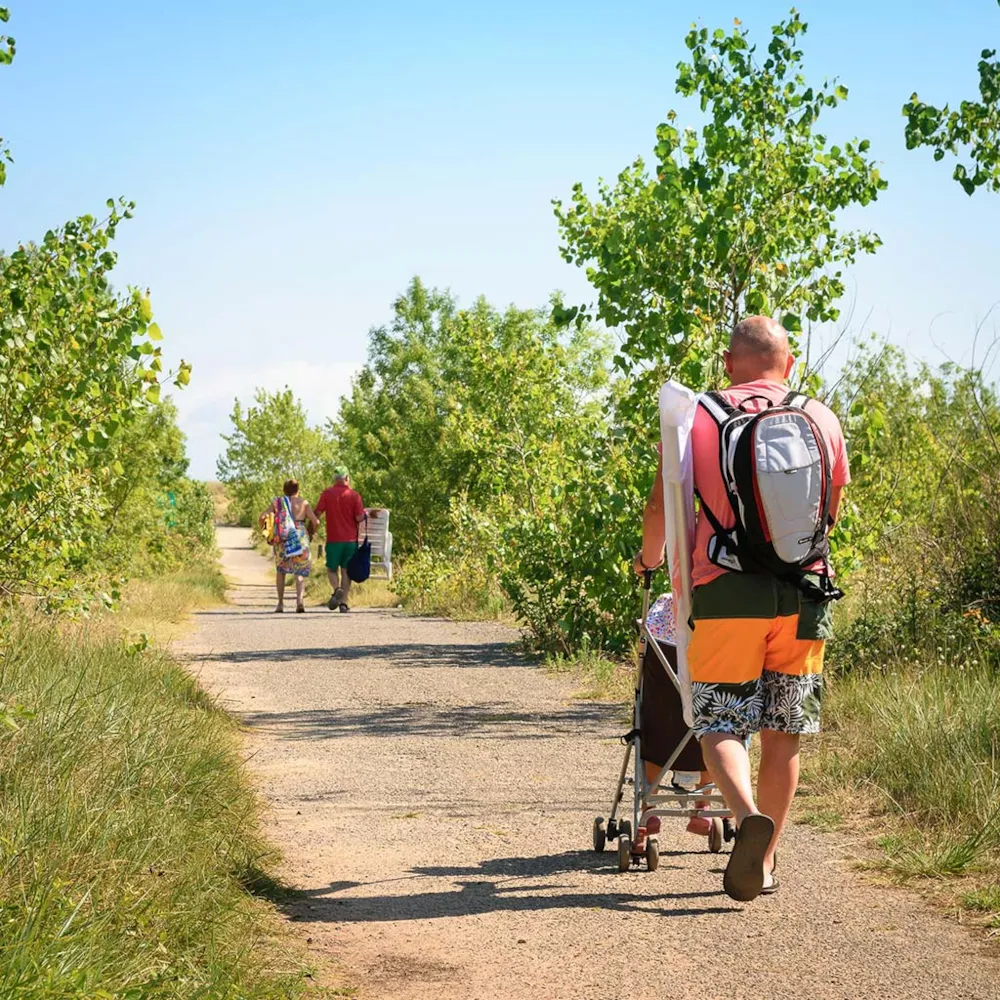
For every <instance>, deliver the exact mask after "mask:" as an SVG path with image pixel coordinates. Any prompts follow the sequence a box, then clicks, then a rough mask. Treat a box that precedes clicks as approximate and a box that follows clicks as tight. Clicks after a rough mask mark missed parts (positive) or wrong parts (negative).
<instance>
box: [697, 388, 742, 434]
mask: <svg viewBox="0 0 1000 1000" xmlns="http://www.w3.org/2000/svg"><path fill="white" fill-rule="evenodd" d="M698 402H699V404H700V405H701V406H703V407H704V408H705V411H706V412H707V413H708V415H709V416H710V417H711V418H712V419H713V420H714V421H715V422H716V423H717V424H718V425H719V426H720V427H721V426H722V425H723V424H724V423H725V422H726V421H727V420H728V419H729V417H730V415H731V414H732V413H733V412H734V407H732V406H730V405H729V403H727V402H726V400H725V398H724V397H723V396H722V394H721V393H718V392H703V393H702V394H701V395H700V396H699V397H698Z"/></svg>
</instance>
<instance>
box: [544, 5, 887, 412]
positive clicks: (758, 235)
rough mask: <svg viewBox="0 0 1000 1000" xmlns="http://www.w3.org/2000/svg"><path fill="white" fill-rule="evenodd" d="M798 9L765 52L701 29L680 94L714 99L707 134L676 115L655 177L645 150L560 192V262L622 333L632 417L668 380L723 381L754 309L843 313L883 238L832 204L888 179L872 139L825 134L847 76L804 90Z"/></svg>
mask: <svg viewBox="0 0 1000 1000" xmlns="http://www.w3.org/2000/svg"><path fill="white" fill-rule="evenodd" d="M805 32H806V24H805V22H803V21H802V20H801V19H800V18H799V16H798V14H797V13H795V12H794V11H793V12H792V13H791V14H790V15H789V17H788V18H787V19H786V20H785V21H783V22H781V23H779V24H777V25H775V26H774V28H773V29H772V33H771V37H770V39H769V41H768V45H767V51H766V57H763V60H762V56H761V54H759V53H758V49H757V47H756V46H754V45H753V44H752V43H751V41H750V38H749V34H748V32H747V31H745V30H744V29H743V27H742V26H741V25H740V24H739V23H736V25H735V26H734V28H733V29H732V30H731V31H729V32H725V31H722V30H721V29H719V30H716V31H714V32H711V33H710V32H709V31H708V30H707V29H705V28H698V27H696V26H695V27H692V29H691V31H690V32H689V33H688V35H687V37H686V40H685V42H686V45H687V49H688V52H689V54H690V55H689V58H688V59H687V60H686V61H684V62H682V63H681V64H680V65H679V66H678V67H677V81H676V89H677V92H678V94H680V95H681V96H682V97H689V98H691V99H693V100H697V101H698V102H699V104H700V105H701V107H702V108H703V109H704V110H705V116H704V117H705V121H704V123H703V124H702V126H701V128H700V129H698V130H694V129H686V130H678V128H677V127H676V126H675V124H674V122H675V121H676V120H677V117H678V116H677V114H676V113H675V112H674V111H671V112H669V113H668V114H667V116H666V120H665V121H664V122H662V123H661V124H660V125H659V126H658V127H657V129H656V145H655V147H654V154H655V158H656V166H655V176H650V174H649V173H647V170H646V167H645V164H644V163H643V162H642V161H641V160H639V161H636V162H635V163H633V164H632V165H630V166H628V167H626V168H625V169H624V170H623V171H622V172H621V173H620V174H619V175H618V177H617V180H616V182H615V183H614V184H607V183H604V182H602V183H600V184H599V185H598V190H597V194H596V196H595V197H594V198H591V197H589V196H588V195H587V194H586V193H585V192H584V190H583V187H582V185H579V184H578V185H576V186H575V187H574V189H573V192H572V196H571V198H570V200H569V202H568V203H563V202H562V201H556V202H555V203H554V206H555V215H556V218H557V220H558V222H559V228H560V234H561V237H562V245H561V247H560V252H561V253H562V256H563V258H564V259H565V260H567V261H569V262H571V263H574V264H577V265H578V266H581V267H585V268H586V269H587V277H588V279H589V280H590V282H591V283H592V285H593V286H594V289H595V292H596V296H597V301H596V316H597V318H598V319H600V320H602V321H603V322H604V323H606V324H607V325H608V326H609V327H612V328H615V329H617V330H618V331H620V333H621V338H622V342H621V347H620V351H619V354H618V356H617V357H616V359H615V367H616V368H617V370H619V371H621V372H623V373H626V374H628V375H630V376H631V377H632V378H633V383H632V387H631V396H632V402H631V403H630V404H627V405H626V409H627V408H628V405H631V406H632V407H633V410H634V412H639V411H640V410H643V409H645V411H646V412H647V413H648V415H649V418H650V419H652V413H651V407H652V393H653V391H654V390H655V387H656V386H657V385H658V384H659V383H661V382H662V381H663V380H664V379H665V378H666V377H668V376H675V377H681V378H687V379H694V380H695V381H694V383H693V384H695V385H696V386H702V385H705V384H712V383H717V382H718V381H720V380H721V378H722V377H723V369H722V362H721V348H722V347H723V346H724V345H725V343H726V342H727V340H728V337H729V333H730V331H731V330H732V327H733V326H734V325H735V323H737V322H738V321H739V320H740V319H741V318H742V317H743V316H745V315H747V314H751V313H760V312H763V313H768V314H779V315H785V316H788V317H791V318H789V319H788V322H789V323H793V324H798V325H797V326H796V327H795V328H794V329H792V332H800V331H801V330H802V323H803V322H804V321H805V320H806V319H808V320H809V321H811V322H823V321H827V320H831V319H834V318H835V317H836V316H837V314H838V310H837V304H836V303H837V300H838V299H839V298H840V296H841V295H842V294H843V289H844V284H843V271H844V268H845V267H847V266H848V265H850V264H851V263H853V261H854V260H855V259H856V257H857V256H858V255H859V254H866V253H872V252H874V251H875V250H876V249H877V247H878V246H879V240H878V237H877V236H876V235H875V234H873V233H865V232H842V231H840V230H839V228H838V226H837V215H838V213H839V212H840V211H841V210H842V209H844V208H846V207H848V206H850V205H852V204H862V205H864V204H867V203H869V202H871V201H873V200H875V199H876V198H877V197H878V193H879V192H880V191H882V190H883V189H884V188H885V187H886V183H885V181H884V180H883V179H882V177H881V176H880V175H879V172H878V170H877V169H876V167H875V165H874V162H873V161H871V160H870V159H868V156H867V154H868V151H869V148H870V144H869V141H868V140H867V139H862V140H854V141H851V142H840V143H836V144H834V143H829V142H828V140H827V138H826V135H825V134H824V133H823V132H820V131H819V123H820V121H821V118H822V115H823V114H824V113H825V112H826V109H828V108H831V107H835V106H836V105H837V104H838V103H839V102H840V101H841V100H844V99H846V98H847V94H848V91H847V88H846V86H844V85H843V84H840V83H835V84H834V85H828V84H824V85H823V86H821V87H816V86H810V85H809V84H808V83H807V81H806V78H805V75H804V73H803V72H802V65H803V53H802V51H801V49H800V48H799V47H798V45H799V42H800V40H801V38H802V36H803V35H804V34H805Z"/></svg>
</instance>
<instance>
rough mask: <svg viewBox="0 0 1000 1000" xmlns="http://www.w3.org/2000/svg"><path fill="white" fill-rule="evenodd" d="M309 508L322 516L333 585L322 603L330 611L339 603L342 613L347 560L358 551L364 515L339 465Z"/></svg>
mask: <svg viewBox="0 0 1000 1000" xmlns="http://www.w3.org/2000/svg"><path fill="white" fill-rule="evenodd" d="M313 511H314V512H315V514H316V516H317V517H325V518H326V575H327V577H328V578H329V580H330V587H331V588H332V589H333V593H332V594H331V595H330V600H329V601H327V604H326V606H327V607H328V608H329V609H330V610H331V611H333V609H334V608H337V607H339V608H340V611H341V613H342V614H346V613H347V612H348V611H350V608H349V607H348V606H347V595H348V594H349V593H350V592H351V578H350V577H349V576H348V575H347V564H348V563H349V562H350V561H351V557H352V556H353V555H354V553H355V552H357V551H358V531H359V526H360V524H361V522H362V521H363V520H364V519H365V505H364V504H363V503H362V502H361V494H360V493H357V492H355V491H354V490H352V489H351V487H350V476H349V475H348V473H347V469H345V468H344V467H343V466H339V467H338V468H336V469H334V470H333V486H328V487H327V488H326V489H325V490H323V493H322V495H321V496H320V498H319V502H318V503H317V504H316V506H315V507H314V508H313Z"/></svg>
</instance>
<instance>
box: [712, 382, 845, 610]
mask: <svg viewBox="0 0 1000 1000" xmlns="http://www.w3.org/2000/svg"><path fill="white" fill-rule="evenodd" d="M750 398H751V399H754V398H763V397H750ZM749 401H750V400H749V399H748V400H744V401H743V403H741V404H740V405H739V406H731V405H730V404H729V403H728V402H727V401H726V399H725V398H724V397H723V396H722V395H720V394H719V393H716V392H709V393H705V394H704V395H703V396H702V397H701V399H700V400H699V403H700V405H701V406H702V407H703V408H704V409H705V411H706V412H707V413H708V414H709V415H710V416H711V417H712V419H713V420H714V421H715V423H716V424H717V425H718V427H719V461H720V465H721V469H722V481H723V483H724V484H725V487H726V494H727V496H728V498H729V504H730V507H731V508H732V511H733V514H734V516H735V518H736V525H735V527H733V528H730V529H726V528H723V527H722V524H721V523H720V521H719V519H718V517H717V516H716V515H715V514H714V513H713V512H712V511H711V510H710V509H709V507H708V505H707V504H706V503H705V502H704V499H703V498H700V499H701V509H702V510H703V511H704V512H705V516H706V517H707V518H708V521H709V523H710V524H711V525H712V529H713V531H714V535H713V536H712V538H711V540H710V542H709V547H708V556H709V559H710V560H711V561H712V562H713V563H715V564H716V565H717V566H721V567H723V568H724V569H728V570H732V571H734V572H737V573H760V572H764V573H771V574H773V575H774V576H777V577H778V578H779V579H783V580H789V581H791V582H793V583H795V585H796V586H797V587H798V588H799V590H800V591H801V592H802V593H803V594H804V595H805V596H806V597H808V598H809V599H810V600H814V601H820V602H825V601H830V600H836V599H838V598H840V597H843V592H842V591H840V590H838V589H837V588H836V587H835V586H834V585H833V582H832V580H831V579H830V575H829V569H828V568H827V566H828V559H829V555H830V540H829V538H828V537H827V529H828V527H829V522H830V496H831V493H832V492H833V470H832V466H831V464H830V454H829V449H828V448H827V446H826V442H825V440H824V439H823V435H822V433H821V432H820V429H819V426H818V425H817V424H816V421H815V420H813V418H812V416H810V414H809V413H808V412H807V411H806V409H805V406H806V403H808V402H809V397H808V396H804V395H803V394H802V393H798V392H790V393H789V394H788V395H787V396H786V397H785V398H784V399H783V400H782V401H781V402H780V403H779V404H778V405H777V406H775V405H772V403H771V401H770V400H767V404H768V405H767V408H766V409H763V410H760V411H759V412H756V413H753V412H747V411H746V410H744V409H743V407H744V406H745V405H746V403H748V402H749ZM817 562H822V564H823V566H824V570H823V572H822V573H820V574H819V583H817V582H816V580H815V579H814V578H813V577H812V576H811V575H810V574H814V573H815V571H814V570H811V569H810V567H811V566H814V565H815V564H816V563H817Z"/></svg>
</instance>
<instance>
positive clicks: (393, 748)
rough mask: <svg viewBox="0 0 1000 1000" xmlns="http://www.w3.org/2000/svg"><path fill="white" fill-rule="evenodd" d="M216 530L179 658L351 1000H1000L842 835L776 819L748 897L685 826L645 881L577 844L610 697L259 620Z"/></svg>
mask: <svg viewBox="0 0 1000 1000" xmlns="http://www.w3.org/2000/svg"><path fill="white" fill-rule="evenodd" d="M219 535H220V545H221V547H222V550H223V563H224V567H225V570H226V573H227V574H228V576H229V577H230V579H231V580H232V582H233V584H234V586H233V590H232V592H231V595H230V596H231V600H232V603H231V605H229V606H228V607H225V608H220V609H218V610H214V611H209V612H205V613H203V614H201V615H199V625H198V629H197V632H196V633H195V634H194V635H193V636H192V637H190V638H189V639H187V640H186V641H185V642H184V643H183V644H182V653H183V655H185V656H186V657H187V658H188V659H189V660H190V661H191V663H192V667H193V669H194V670H195V671H196V672H197V673H198V674H199V675H200V677H201V678H202V680H203V682H204V683H205V684H206V685H207V686H208V687H209V688H210V689H212V690H214V691H216V692H218V693H219V694H220V695H221V696H222V699H223V702H224V704H226V705H227V706H228V707H229V708H231V709H232V710H233V711H234V712H235V713H237V715H239V716H240V717H241V718H242V719H244V720H245V721H246V723H247V725H248V727H249V732H248V736H247V744H248V750H250V751H251V752H252V754H253V760H252V767H253V769H254V771H255V773H256V775H257V776H258V779H259V782H260V786H261V788H262V790H263V793H264V795H265V796H266V798H267V800H268V802H269V803H270V805H271V808H272V813H273V820H274V827H273V829H272V830H271V831H270V833H271V836H272V837H273V838H275V839H276V841H277V842H278V843H279V844H280V846H281V847H282V848H283V850H284V851H285V854H286V858H287V861H286V864H285V871H284V874H285V875H286V877H287V878H288V879H289V880H290V881H291V882H293V883H294V884H296V885H298V886H300V887H301V888H302V889H303V890H304V891H305V897H304V898H303V899H302V900H301V901H296V902H295V903H294V904H292V905H290V906H289V907H288V908H287V913H288V916H289V919H291V920H295V921H297V924H296V927H297V928H298V929H299V930H297V933H301V936H302V938H303V939H306V938H311V939H312V944H311V946H310V947H311V948H312V949H314V950H318V951H319V952H321V953H323V954H325V955H326V956H329V957H332V958H333V959H334V960H336V961H338V962H340V963H343V966H344V968H345V980H346V981H348V982H352V983H355V984H357V985H358V986H359V987H360V992H359V994H358V995H359V996H360V997H362V998H372V1000H374V998H379V1000H395V998H414V1000H422V998H431V997H433V998H435V1000H453V998H454V1000H457V998H475V1000H492V998H500V997H503V998H513V1000H519V998H527V997H536V998H541V1000H555V998H600V1000H617V998H621V1000H624V998H631V997H649V998H654V997H655V998H658V1000H667V998H682V997H683V998H686V997H691V998H698V1000H709V998H715V997H720V998H721V997H726V998H733V1000H740V998H751V997H752V998H755V1000H778V998H785V997H788V998H795V1000H802V998H805V997H809V998H837V1000H844V998H872V997H878V998H886V1000H887V998H921V1000H922V998H927V1000H930V998H939V997H944V996H960V997H962V998H963V1000H996V998H997V997H1000V962H997V961H996V959H995V958H993V957H990V956H989V955H988V954H987V953H986V949H985V946H984V945H983V944H982V943H981V942H980V941H978V940H977V939H976V938H974V937H973V936H972V935H971V934H969V933H967V932H966V931H964V930H963V929H962V928H960V927H958V926H957V925H955V924H953V923H951V922H949V921H947V920H945V919H943V918H941V917H939V916H938V915H936V914H934V913H933V912H931V911H930V910H929V909H928V908H927V907H925V906H924V905H923V904H922V903H921V902H920V901H919V900H918V899H916V898H914V897H913V896H912V895H910V894H907V893H905V892H902V891H898V890H890V889H878V888H873V887H871V886H869V885H866V884H864V883H863V882H862V881H861V880H860V878H859V877H858V875H857V874H855V873H853V872H851V871H850V869H849V868H848V867H847V866H846V865H845V864H844V863H843V862H842V860H841V858H842V857H843V854H844V851H845V848H844V844H843V842H842V841H840V840H839V839H838V838H836V837H832V836H829V835H825V834H821V833H817V832H815V831H813V830H810V829H808V828H803V827H796V828H793V829H792V830H791V832H790V834H789V836H788V839H787V842H786V843H785V845H784V848H783V850H782V871H781V876H782V887H781V890H780V892H779V893H778V894H777V895H776V896H775V897H772V898H769V899H762V900H758V901H756V902H755V903H752V904H749V905H740V904H736V903H733V902H732V901H731V900H729V899H728V898H727V897H726V896H725V895H723V894H722V892H721V874H720V871H721V864H722V863H723V862H724V856H723V859H722V861H720V857H719V856H714V855H710V854H708V853H704V852H703V851H702V847H703V843H704V842H703V841H701V840H699V839H697V838H692V837H690V836H688V835H687V834H685V833H684V832H683V830H682V829H681V828H680V827H679V826H676V827H674V826H667V827H665V829H664V830H663V832H662V834H661V838H660V842H661V850H662V854H661V858H662V860H661V863H660V869H659V871H657V872H655V873H648V872H646V871H633V872H631V873H628V874H624V875H622V874H619V873H618V872H617V870H616V869H615V863H614V855H613V854H612V852H611V851H610V850H609V851H608V852H606V853H605V854H604V855H596V854H594V853H593V852H591V851H589V850H588V845H589V840H590V824H591V821H592V818H593V816H594V815H595V814H596V813H606V811H607V808H608V799H609V797H610V793H611V786H612V784H613V781H614V778H615V776H616V773H617V767H618V766H619V760H620V756H619V755H620V752H621V749H620V747H619V745H618V742H617V739H616V738H615V737H616V736H617V734H619V733H620V732H621V730H622V725H621V722H620V720H619V718H618V716H617V712H616V709H615V708H614V707H613V706H609V705H602V704H594V703H592V702H579V701H574V700H573V699H572V698H571V691H572V687H571V685H570V684H569V683H567V682H563V681H561V680H557V679H553V678H552V677H549V676H547V675H546V674H545V673H544V672H542V671H540V670H538V669H536V668H532V667H530V666H526V665H524V664H523V663H522V662H520V661H519V660H518V659H517V658H516V657H515V656H513V655H512V653H511V651H510V650H509V648H508V643H509V642H510V640H511V639H513V638H514V636H513V635H512V634H511V632H510V631H509V630H507V629H504V628H502V627H500V626H497V625H482V624H460V623H453V622H448V621H442V620H437V619H419V618H412V617H407V616H404V615H402V614H400V613H396V612H393V611H384V610H360V611H356V612H352V613H351V614H350V615H339V614H331V613H329V612H327V611H326V610H325V609H322V610H321V609H312V608H310V609H309V613H308V614H305V615H294V614H285V615H283V616H279V615H273V614H271V613H270V612H271V608H272V607H273V593H272V589H271V582H270V581H271V573H270V566H269V564H268V563H267V562H266V561H265V560H264V559H262V558H261V557H260V556H258V555H256V554H255V553H254V552H253V551H251V549H250V548H249V547H248V543H247V540H246V533H245V532H242V531H239V530H237V529H220V533H219ZM709 970H711V971H709Z"/></svg>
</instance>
